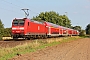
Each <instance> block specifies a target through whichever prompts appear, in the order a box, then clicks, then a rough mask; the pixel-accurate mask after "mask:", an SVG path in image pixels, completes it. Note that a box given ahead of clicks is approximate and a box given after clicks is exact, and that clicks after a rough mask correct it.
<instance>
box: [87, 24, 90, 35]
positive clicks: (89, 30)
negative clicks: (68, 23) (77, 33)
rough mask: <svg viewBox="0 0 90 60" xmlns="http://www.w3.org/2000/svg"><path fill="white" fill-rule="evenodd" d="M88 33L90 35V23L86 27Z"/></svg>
mask: <svg viewBox="0 0 90 60" xmlns="http://www.w3.org/2000/svg"><path fill="white" fill-rule="evenodd" d="M86 34H88V35H90V24H88V25H87V27H86Z"/></svg>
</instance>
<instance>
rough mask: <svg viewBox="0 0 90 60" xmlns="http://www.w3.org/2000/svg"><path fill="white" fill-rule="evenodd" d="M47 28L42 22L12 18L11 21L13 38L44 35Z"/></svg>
mask: <svg viewBox="0 0 90 60" xmlns="http://www.w3.org/2000/svg"><path fill="white" fill-rule="evenodd" d="M46 34H47V29H46V26H45V24H44V23H43V22H38V21H34V20H30V19H27V18H24V19H14V20H13V22H12V36H13V38H28V39H29V38H31V37H34V38H35V37H40V36H46Z"/></svg>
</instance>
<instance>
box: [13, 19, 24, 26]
mask: <svg viewBox="0 0 90 60" xmlns="http://www.w3.org/2000/svg"><path fill="white" fill-rule="evenodd" d="M24 22H25V21H24V20H23V19H15V20H13V25H15V26H19V25H20V26H24Z"/></svg>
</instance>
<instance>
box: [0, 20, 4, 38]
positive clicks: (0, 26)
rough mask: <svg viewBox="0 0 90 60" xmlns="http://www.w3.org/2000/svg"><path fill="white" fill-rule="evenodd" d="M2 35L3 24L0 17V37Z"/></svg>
mask: <svg viewBox="0 0 90 60" xmlns="http://www.w3.org/2000/svg"><path fill="white" fill-rule="evenodd" d="M3 35H4V24H2V21H1V19H0V39H2V37H3Z"/></svg>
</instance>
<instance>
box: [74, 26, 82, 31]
mask: <svg viewBox="0 0 90 60" xmlns="http://www.w3.org/2000/svg"><path fill="white" fill-rule="evenodd" d="M72 28H73V29H75V30H78V31H79V32H81V30H82V29H81V26H74V27H72Z"/></svg>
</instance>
